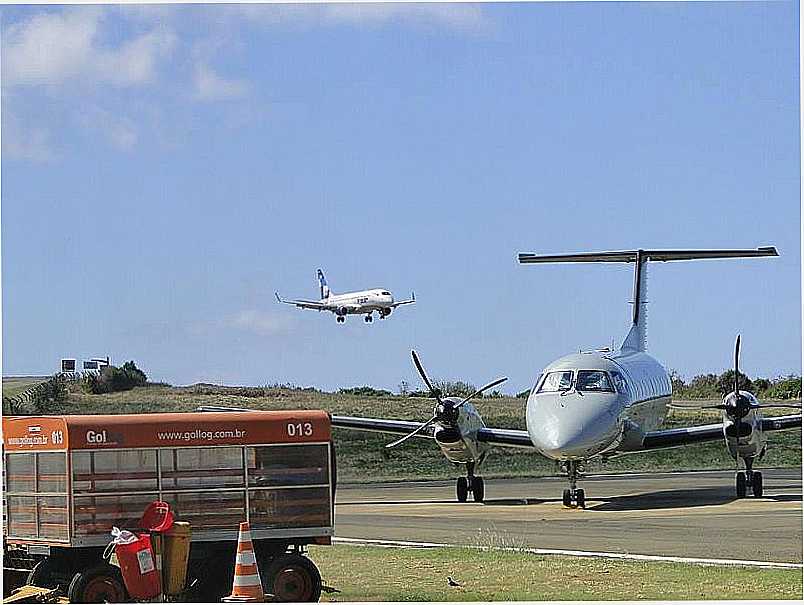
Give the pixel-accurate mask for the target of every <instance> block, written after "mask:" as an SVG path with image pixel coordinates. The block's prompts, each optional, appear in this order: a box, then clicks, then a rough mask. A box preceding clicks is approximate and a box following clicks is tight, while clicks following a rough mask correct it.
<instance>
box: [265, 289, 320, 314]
mask: <svg viewBox="0 0 804 605" xmlns="http://www.w3.org/2000/svg"><path fill="white" fill-rule="evenodd" d="M274 295H276V300H278V301H279V302H281V303H285V304H286V305H296V306H297V307H299V308H300V309H318V310H319V311H324V310H327V309H330V308H331V307H332V305H328V304H326V303H322V302H320V301H318V300H304V299H302V300H285V299H284V298H282V297H281V296H279V293H277V292H274Z"/></svg>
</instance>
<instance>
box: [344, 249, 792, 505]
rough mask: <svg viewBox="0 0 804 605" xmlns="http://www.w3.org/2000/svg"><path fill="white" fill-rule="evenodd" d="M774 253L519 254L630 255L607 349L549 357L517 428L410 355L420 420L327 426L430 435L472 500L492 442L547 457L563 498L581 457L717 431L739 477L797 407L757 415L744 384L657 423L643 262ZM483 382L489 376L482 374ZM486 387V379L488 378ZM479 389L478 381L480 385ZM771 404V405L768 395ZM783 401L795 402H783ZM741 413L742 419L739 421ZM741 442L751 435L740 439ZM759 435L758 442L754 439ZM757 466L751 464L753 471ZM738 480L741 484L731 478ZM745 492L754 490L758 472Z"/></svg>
mask: <svg viewBox="0 0 804 605" xmlns="http://www.w3.org/2000/svg"><path fill="white" fill-rule="evenodd" d="M760 256H778V253H777V252H776V249H775V248H773V247H765V248H758V249H756V250H629V251H622V252H595V253H579V254H562V255H552V256H538V255H533V254H520V255H519V262H520V263H550V262H570V263H575V262H626V263H633V264H634V302H633V310H632V317H631V327H630V330H629V331H628V334H627V336H626V337H625V339H624V341H623V343H622V345H621V346H620V348H619V349H617V350H614V351H612V350H609V349H608V348H605V349H600V350H596V351H587V352H583V353H579V354H572V355H568V356H566V357H562V358H560V359H557V360H556V361H554V362H552V363H551V364H549V365H548V366H547V367H546V368H545V369H544V370H543V371H542V373H541V374H540V375H539V377H538V378H537V379H536V381H535V382H534V385H533V389H532V390H531V394H530V396H529V397H528V401H527V407H526V413H525V423H526V427H527V430H515V429H501V428H491V427H487V426H485V424H484V423H483V420H482V418H481V417H480V414H479V413H478V412H477V410H476V409H475V408H474V406H471V405H470V404H468V403H467V401H468V399H467V400H460V399H457V398H446V399H443V400H442V399H441V397H440V394H439V393H438V392H437V391H436V390H435V389H433V387H432V386H431V384H430V382H429V380H428V379H427V377H426V375H425V374H424V371H423V369H422V368H421V366H420V364H419V363H418V359H417V358H416V356H415V354H414V362H415V363H416V366H417V369H418V370H419V372H420V373H421V375H422V378H423V379H424V381H425V383H426V384H427V386H428V387H429V388H430V390H431V393H432V394H433V396H434V397H435V399H436V400H437V405H436V407H435V409H434V410H433V417H432V418H430V420H428V421H427V422H424V423H422V422H412V421H407V420H393V419H382V418H358V417H352V416H337V415H334V416H332V424H333V426H336V427H342V428H348V429H356V430H364V431H376V432H383V433H392V434H403V435H406V437H404V438H403V439H399V440H397V441H394V442H393V443H390V444H389V445H388V446H386V447H394V446H396V445H399V444H400V443H402V442H404V441H405V440H406V439H407V438H408V437H413V436H417V437H428V438H432V439H434V440H435V441H436V443H437V444H438V446H439V447H440V448H441V450H442V452H443V453H444V455H445V456H446V457H447V459H448V460H450V461H452V462H454V463H457V464H461V465H464V466H465V467H466V472H467V477H466V478H464V477H461V478H460V479H459V480H458V483H457V497H458V500H459V501H465V500H466V499H467V493H468V492H472V494H473V499H474V500H476V501H482V500H483V497H484V487H483V481H482V478H481V477H476V476H475V475H474V471H475V469H476V468H477V467H478V466H479V465H480V464H481V463H482V462H483V460H485V459H486V457H487V456H488V454H489V448H490V447H491V446H493V445H499V446H507V447H517V448H527V449H530V450H533V451H535V452H537V453H539V454H541V455H542V456H546V457H547V458H551V459H554V460H557V461H559V462H560V463H561V466H562V468H563V470H564V471H565V472H566V473H567V477H568V479H569V489H565V490H564V493H563V497H562V501H563V503H564V505H565V506H567V507H580V508H583V507H585V503H586V498H585V494H584V490H583V489H579V488H578V487H577V481H578V478H579V474H580V473H581V472H582V471H583V466H584V462H585V461H587V460H589V459H591V458H598V457H599V458H602V459H604V460H605V459H607V458H609V457H611V456H615V455H619V454H625V453H634V452H644V451H650V450H655V449H660V448H668V447H677V446H682V445H688V444H692V443H700V442H704V441H711V440H717V439H723V438H725V441H726V445H727V447H728V448H729V451H730V452H732V453H733V455H734V456H735V457H737V458H740V459H742V460H743V461H744V464H745V467H746V469H747V470H748V477H751V476H752V467H753V462H754V460H755V459H756V458H758V457H761V456H762V454H764V451H765V432H766V431H774V430H780V429H791V428H796V427H800V426H801V414H798V415H792V416H777V417H771V418H762V416H761V413H760V411H759V408H760V407H770V406H762V405H761V404H759V403H758V402H756V399H754V398H753V396H752V395H750V393H746V392H744V391H739V392H737V393H732V394H730V395H728V396H727V397H726V398H725V399H724V401H723V403H722V404H721V406H718V407H719V409H722V410H723V412H724V414H723V421H722V422H719V423H715V424H707V425H701V426H690V427H683V428H674V429H664V430H663V429H661V428H660V427H661V425H662V423H663V422H664V420H665V418H666V416H667V413H668V410H669V407H670V406H669V404H670V403H671V399H672V383H671V381H670V376H669V374H668V372H667V370H666V369H665V368H664V367H663V366H662V365H661V364H660V363H659V362H658V361H657V360H656V359H654V358H653V357H652V356H651V355H649V354H648V353H647V352H646V328H647V317H646V309H645V305H646V304H647V298H646V294H647V267H648V263H649V262H650V261H660V262H665V261H682V260H695V259H716V258H738V257H760ZM493 384H497V383H496V382H495V383H492V385H493ZM490 386H491V385H490ZM485 388H488V386H487V387H484V389H485ZM777 405H778V404H777ZM784 407H798V408H799V409H800V404H798V405H797V406H789V405H785V406H784ZM743 419H745V420H743ZM749 444H754V445H751V446H750V447H749ZM757 444H759V445H757ZM756 476H757V473H756V472H753V477H754V478H756ZM748 477H746V476H744V475H743V473H742V472H740V473H738V474H737V495H738V496H743V495H745V485H746V483H747V482H748ZM741 485H742V487H741ZM758 486H759V487H758V488H757V482H755V483H754V487H753V489H754V493H755V494H756V495H761V493H762V484H761V475H760V476H759V481H758Z"/></svg>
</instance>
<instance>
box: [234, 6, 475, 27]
mask: <svg viewBox="0 0 804 605" xmlns="http://www.w3.org/2000/svg"><path fill="white" fill-rule="evenodd" d="M237 7H238V9H239V11H240V13H241V14H242V15H244V16H246V17H248V18H249V19H251V20H253V21H256V22H259V23H262V24H265V25H274V24H286V25H327V26H332V25H349V24H353V25H382V24H385V23H389V22H407V23H412V24H415V25H435V26H440V27H447V28H450V29H456V30H460V31H466V32H479V31H484V30H486V29H487V28H488V26H489V22H488V19H487V17H486V15H485V13H484V12H483V10H482V8H481V7H480V6H478V5H473V4H456V3H442V4H435V3H426V2H425V3H382V2H379V3H373V2H371V3H369V2H352V3H344V4H341V3H337V4H335V3H333V4H239V5H237Z"/></svg>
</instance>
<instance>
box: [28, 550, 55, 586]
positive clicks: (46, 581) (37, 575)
mask: <svg viewBox="0 0 804 605" xmlns="http://www.w3.org/2000/svg"><path fill="white" fill-rule="evenodd" d="M54 569H55V565H54V563H53V559H51V558H50V557H47V558H45V559H42V560H41V561H39V563H37V564H36V565H34V568H33V569H32V570H31V572H30V573H29V574H28V578H27V579H26V580H25V583H26V584H28V585H29V586H38V587H39V588H55V587H56V586H57V584H58V582H57V581H56V580H55V579H54V578H53V570H54Z"/></svg>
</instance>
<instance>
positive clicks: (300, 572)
mask: <svg viewBox="0 0 804 605" xmlns="http://www.w3.org/2000/svg"><path fill="white" fill-rule="evenodd" d="M263 591H264V592H266V593H268V594H272V595H274V597H276V599H277V600H279V601H281V602H283V603H317V602H318V599H320V598H321V574H320V573H319V571H318V568H317V567H316V566H315V563H313V562H312V561H311V560H310V559H308V558H307V557H303V556H301V555H297V554H284V555H279V556H278V557H276V558H275V559H274V560H273V562H272V563H271V565H270V566H269V567H268V571H267V573H266V574H265V578H264V579H263Z"/></svg>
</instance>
